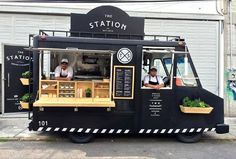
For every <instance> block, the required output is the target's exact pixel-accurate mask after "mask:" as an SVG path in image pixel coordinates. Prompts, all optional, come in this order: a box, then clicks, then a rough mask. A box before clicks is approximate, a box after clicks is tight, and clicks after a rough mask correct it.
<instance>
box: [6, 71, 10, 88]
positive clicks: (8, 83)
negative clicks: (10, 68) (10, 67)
mask: <svg viewBox="0 0 236 159" xmlns="http://www.w3.org/2000/svg"><path fill="white" fill-rule="evenodd" d="M7 87H10V73H7Z"/></svg>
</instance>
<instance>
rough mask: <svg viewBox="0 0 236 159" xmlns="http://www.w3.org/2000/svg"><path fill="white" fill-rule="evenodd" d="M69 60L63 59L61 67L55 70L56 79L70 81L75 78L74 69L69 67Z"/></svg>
mask: <svg viewBox="0 0 236 159" xmlns="http://www.w3.org/2000/svg"><path fill="white" fill-rule="evenodd" d="M68 63H69V61H68V59H62V60H61V65H59V66H57V67H56V69H55V79H56V80H64V81H70V80H72V78H73V69H72V67H71V66H68Z"/></svg>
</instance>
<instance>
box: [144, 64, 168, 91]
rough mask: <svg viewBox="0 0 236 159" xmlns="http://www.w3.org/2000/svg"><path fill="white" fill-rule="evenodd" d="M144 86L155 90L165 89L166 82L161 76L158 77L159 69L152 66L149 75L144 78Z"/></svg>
mask: <svg viewBox="0 0 236 159" xmlns="http://www.w3.org/2000/svg"><path fill="white" fill-rule="evenodd" d="M144 86H145V87H150V88H153V89H160V88H162V87H164V82H163V80H162V78H161V76H159V75H157V68H156V67H155V66H152V67H151V69H150V72H149V74H148V75H146V76H145V77H144Z"/></svg>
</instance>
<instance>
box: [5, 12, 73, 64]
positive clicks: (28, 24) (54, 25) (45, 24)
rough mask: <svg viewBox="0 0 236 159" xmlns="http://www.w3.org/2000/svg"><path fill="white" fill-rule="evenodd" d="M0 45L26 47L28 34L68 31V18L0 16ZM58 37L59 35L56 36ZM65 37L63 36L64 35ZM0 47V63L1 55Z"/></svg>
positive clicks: (24, 15)
mask: <svg viewBox="0 0 236 159" xmlns="http://www.w3.org/2000/svg"><path fill="white" fill-rule="evenodd" d="M0 24H1V25H0V43H8V44H18V45H28V43H29V41H28V40H29V39H28V37H29V34H36V35H37V34H38V33H39V30H40V29H48V30H69V28H70V17H69V16H52V15H30V14H0ZM56 35H58V36H60V34H56ZM64 35H65V34H64ZM1 51H2V49H1V45H0V61H1V62H2V60H1V59H2V53H1Z"/></svg>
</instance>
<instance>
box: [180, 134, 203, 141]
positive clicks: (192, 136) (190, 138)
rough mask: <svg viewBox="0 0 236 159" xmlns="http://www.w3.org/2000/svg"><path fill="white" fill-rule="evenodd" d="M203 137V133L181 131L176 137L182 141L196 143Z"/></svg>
mask: <svg viewBox="0 0 236 159" xmlns="http://www.w3.org/2000/svg"><path fill="white" fill-rule="evenodd" d="M201 137H202V133H180V134H177V135H176V138H177V140H178V141H180V142H184V143H195V142H198V141H199V140H200V139H201Z"/></svg>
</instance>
